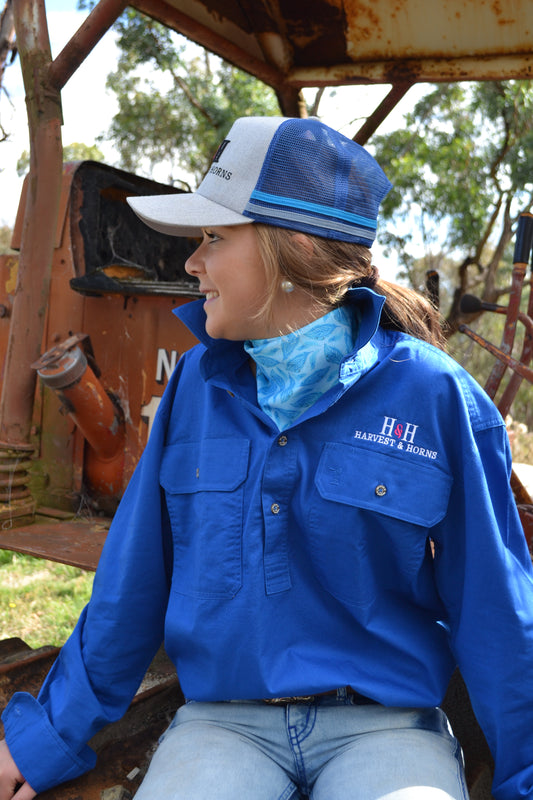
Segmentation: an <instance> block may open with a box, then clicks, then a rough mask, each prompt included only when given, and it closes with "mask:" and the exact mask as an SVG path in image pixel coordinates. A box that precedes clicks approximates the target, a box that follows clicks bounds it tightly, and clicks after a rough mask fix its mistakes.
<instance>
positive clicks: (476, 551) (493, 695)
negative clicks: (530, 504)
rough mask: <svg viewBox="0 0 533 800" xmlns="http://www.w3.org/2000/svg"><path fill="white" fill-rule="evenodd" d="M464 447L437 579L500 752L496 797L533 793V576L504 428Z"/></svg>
mask: <svg viewBox="0 0 533 800" xmlns="http://www.w3.org/2000/svg"><path fill="white" fill-rule="evenodd" d="M457 434H458V438H459V439H460V436H461V434H460V432H457ZM464 444H465V443H464V442H463V445H464ZM463 453H464V454H465V457H464V460H463V469H464V471H463V472H462V479H459V478H456V480H455V484H454V490H453V492H452V495H451V497H450V504H449V511H448V515H447V519H446V523H445V525H443V526H442V528H441V531H440V532H436V536H437V537H438V539H437V541H436V559H435V567H436V575H437V581H438V587H439V591H440V594H441V596H442V598H443V600H444V603H445V605H446V608H447V610H448V614H449V620H448V623H449V628H450V643H451V648H452V651H453V652H454V654H455V656H456V658H457V662H458V665H459V668H460V669H461V672H462V674H463V677H464V679H465V682H466V684H467V687H468V690H469V694H470V697H471V701H472V706H473V708H474V711H475V713H476V716H477V718H478V720H479V722H480V724H481V726H482V728H483V730H484V733H485V735H486V737H487V741H488V743H489V746H490V748H491V750H492V753H493V755H494V757H495V776H494V786H493V792H494V797H495V798H497V800H517V798H526V797H527V798H533V749H532V746H531V730H532V728H531V723H532V713H533V670H532V664H533V577H532V568H531V557H530V554H529V552H528V550H527V546H526V542H525V538H524V535H523V532H522V528H521V525H520V521H519V518H518V514H517V510H516V506H515V503H514V500H513V496H512V493H511V491H510V489H509V473H510V468H511V459H510V453H509V448H508V442H507V437H506V434H505V430H504V428H503V426H498V427H487V428H484V429H482V430H481V431H479V432H477V433H476V434H475V435H474V443H473V446H472V447H470V446H466V447H463ZM459 474H460V473H459Z"/></svg>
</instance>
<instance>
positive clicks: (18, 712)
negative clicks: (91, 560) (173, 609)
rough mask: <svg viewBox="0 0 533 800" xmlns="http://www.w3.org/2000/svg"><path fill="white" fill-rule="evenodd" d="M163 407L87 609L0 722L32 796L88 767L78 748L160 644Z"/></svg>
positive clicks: (166, 567)
mask: <svg viewBox="0 0 533 800" xmlns="http://www.w3.org/2000/svg"><path fill="white" fill-rule="evenodd" d="M161 406H162V407H160V413H159V414H158V417H157V422H156V423H154V429H153V431H152V435H151V437H150V441H149V443H148V445H147V447H146V449H145V451H144V454H143V456H142V458H141V460H140V462H139V465H138V466H137V469H136V471H135V473H134V475H133V477H132V479H131V481H130V483H129V486H128V488H127V490H126V492H125V494H124V497H123V499H122V502H121V504H120V506H119V509H118V511H117V513H116V515H115V518H114V520H113V523H112V526H111V528H110V531H109V534H108V537H107V540H106V543H105V546H104V550H103V553H102V556H101V559H100V563H99V566H98V570H97V573H96V576H95V581H94V588H93V594H92V597H91V600H90V602H89V604H88V606H87V607H86V609H85V610H84V612H83V613H82V615H81V617H80V619H79V622H78V624H77V626H76V628H75V630H74V632H73V633H72V635H71V636H70V638H69V639H68V641H67V642H66V643H65V645H64V646H63V648H62V649H61V651H60V654H59V656H58V658H57V660H56V662H55V664H54V665H53V667H52V669H51V671H50V673H49V675H48V676H47V678H46V680H45V683H44V684H43V687H42V689H41V691H40V693H39V696H38V698H37V699H35V698H33V697H31V696H30V695H28V694H25V693H17V694H15V695H14V696H13V698H12V700H11V701H10V703H9V704H8V706H7V708H6V709H5V711H4V714H3V716H2V719H3V722H4V727H5V733H6V740H7V743H8V746H9V748H10V751H11V754H12V756H13V758H14V759H15V762H16V763H17V766H18V767H19V769H20V771H21V772H22V774H23V775H24V777H25V779H26V780H27V781H28V782H29V783H30V784H31V785H32V786H33V788H34V789H35V790H36V791H38V792H40V791H44V790H45V789H47V788H50V787H52V786H54V785H57V784H58V783H61V782H63V781H65V780H70V779H72V778H75V777H77V776H78V775H81V774H82V773H84V772H85V771H87V770H88V769H90V768H91V767H93V766H94V763H95V754H94V752H93V751H92V750H91V749H90V748H89V747H88V746H87V745H86V742H87V741H88V740H89V739H90V738H91V736H92V735H93V734H94V733H95V732H96V731H98V730H99V729H100V728H102V727H103V726H104V725H106V724H107V723H109V722H112V721H114V720H116V719H119V718H120V717H121V716H122V715H123V714H124V713H125V711H126V710H127V707H128V705H129V703H130V701H131V699H132V697H133V695H134V694H135V692H136V690H137V688H138V686H139V684H140V682H141V680H142V678H143V676H144V673H145V671H146V669H147V667H148V666H149V664H150V662H151V660H152V658H153V656H154V654H155V653H156V651H157V649H158V648H159V646H160V644H161V642H162V641H163V636H164V619H165V612H166V608H167V603H168V591H169V584H170V572H171V546H172V545H171V537H170V533H169V529H168V522H167V518H166V510H165V506H164V502H162V499H161V490H160V486H159V479H158V477H159V467H158V465H159V461H160V457H161V447H162V443H163V440H164V435H165V424H166V423H165V420H166V409H167V408H168V403H167V402H166V401H165V403H161Z"/></svg>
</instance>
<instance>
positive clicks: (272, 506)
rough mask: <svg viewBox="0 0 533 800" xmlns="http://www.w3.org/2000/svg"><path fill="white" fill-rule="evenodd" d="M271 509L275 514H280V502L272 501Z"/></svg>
mask: <svg viewBox="0 0 533 800" xmlns="http://www.w3.org/2000/svg"><path fill="white" fill-rule="evenodd" d="M270 510H271V511H272V513H273V514H279V504H278V503H272V505H271V506H270Z"/></svg>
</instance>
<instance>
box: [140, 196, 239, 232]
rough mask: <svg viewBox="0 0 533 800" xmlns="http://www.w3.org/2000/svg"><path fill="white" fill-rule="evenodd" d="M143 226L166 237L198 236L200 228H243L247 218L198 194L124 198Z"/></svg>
mask: <svg viewBox="0 0 533 800" xmlns="http://www.w3.org/2000/svg"><path fill="white" fill-rule="evenodd" d="M127 199H128V203H129V205H130V206H131V208H132V209H133V210H134V211H135V213H136V214H137V216H138V217H140V218H141V219H142V221H143V222H145V223H146V225H149V226H150V228H153V229H154V230H156V231H159V233H167V234H169V235H170V236H201V235H202V228H211V227H220V226H224V225H245V224H247V223H250V222H253V220H252V219H250V218H249V217H245V216H243V215H242V214H239V213H238V212H237V211H232V210H231V209H229V208H226V207H225V206H221V205H219V204H218V203H214V202H213V201H212V200H208V199H207V198H206V197H203V196H202V195H201V194H198V192H194V193H191V194H187V193H184V194H162V195H147V196H142V197H128V198H127Z"/></svg>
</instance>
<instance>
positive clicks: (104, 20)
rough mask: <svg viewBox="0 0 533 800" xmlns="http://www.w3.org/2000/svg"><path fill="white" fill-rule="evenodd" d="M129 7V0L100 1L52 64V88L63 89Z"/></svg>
mask: <svg viewBox="0 0 533 800" xmlns="http://www.w3.org/2000/svg"><path fill="white" fill-rule="evenodd" d="M127 5H128V2H127V0H100V2H99V3H98V4H97V5H96V6H95V7H94V8H93V10H92V11H91V13H90V14H89V16H88V17H87V19H85V20H84V22H83V23H82V24H81V26H80V27H79V29H78V30H77V31H76V33H75V34H74V36H73V37H72V38H71V39H70V40H69V41H68V42H67V44H66V45H65V47H64V48H63V50H62V51H61V52H60V53H59V55H58V56H57V57H56V58H55V59H54V61H52V63H51V64H50V67H49V70H48V77H49V80H50V83H51V85H52V86H54V87H55V88H56V89H62V88H63V86H64V85H65V84H66V82H67V81H68V80H69V78H71V77H72V75H73V74H74V72H76V70H77V69H78V67H79V66H80V64H82V63H83V61H84V59H85V58H87V56H88V55H89V53H90V52H91V50H92V49H93V48H94V47H95V46H96V45H97V44H98V42H99V41H100V39H101V38H102V36H103V35H104V34H105V33H106V31H108V30H109V28H110V27H111V25H112V24H113V23H114V22H115V21H116V20H117V19H118V17H120V15H121V14H122V12H123V11H124V9H125V8H126V6H127Z"/></svg>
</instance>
